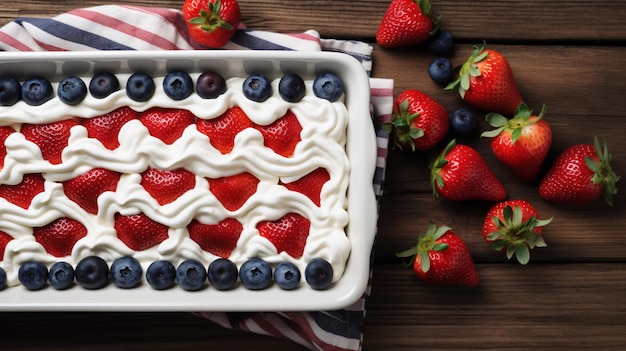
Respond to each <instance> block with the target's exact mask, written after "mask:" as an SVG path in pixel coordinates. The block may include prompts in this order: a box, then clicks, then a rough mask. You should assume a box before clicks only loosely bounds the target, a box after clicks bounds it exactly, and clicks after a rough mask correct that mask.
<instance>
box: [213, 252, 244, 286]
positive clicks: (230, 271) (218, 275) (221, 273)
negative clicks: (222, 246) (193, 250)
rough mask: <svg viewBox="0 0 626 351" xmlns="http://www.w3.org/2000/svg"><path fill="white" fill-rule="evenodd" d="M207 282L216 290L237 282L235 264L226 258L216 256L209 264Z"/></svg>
mask: <svg viewBox="0 0 626 351" xmlns="http://www.w3.org/2000/svg"><path fill="white" fill-rule="evenodd" d="M208 271H209V283H211V285H213V286H214V287H215V288H216V289H217V290H228V289H230V288H232V287H233V286H234V285H235V282H237V275H238V272H237V265H236V264H235V263H234V262H233V261H231V260H229V259H227V258H218V259H216V260H215V261H213V262H211V264H209V269H208Z"/></svg>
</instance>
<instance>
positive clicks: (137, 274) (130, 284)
mask: <svg viewBox="0 0 626 351" xmlns="http://www.w3.org/2000/svg"><path fill="white" fill-rule="evenodd" d="M142 275H143V269H142V268H141V264H140V263H139V261H137V259H135V258H133V257H130V256H124V257H120V258H118V259H116V260H115V261H113V263H111V281H112V282H113V284H115V286H117V287H118V288H122V289H130V288H134V287H135V286H137V285H138V284H139V282H141V277H142Z"/></svg>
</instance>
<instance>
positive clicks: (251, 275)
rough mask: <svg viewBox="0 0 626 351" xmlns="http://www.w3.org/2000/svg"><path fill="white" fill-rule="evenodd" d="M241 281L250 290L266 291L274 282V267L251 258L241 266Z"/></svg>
mask: <svg viewBox="0 0 626 351" xmlns="http://www.w3.org/2000/svg"><path fill="white" fill-rule="evenodd" d="M239 279H241V283H242V284H243V286H245V287H246V288H248V289H250V290H261V289H265V288H266V287H268V286H269V284H270V283H271V282H272V267H271V266H270V265H269V263H267V262H266V261H265V260H263V259H260V258H251V259H249V260H247V261H246V262H244V263H243V264H242V265H241V268H240V269H239Z"/></svg>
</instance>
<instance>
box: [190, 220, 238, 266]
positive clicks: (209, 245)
mask: <svg viewBox="0 0 626 351" xmlns="http://www.w3.org/2000/svg"><path fill="white" fill-rule="evenodd" d="M187 229H188V230H189V237H190V238H191V240H193V241H195V242H196V243H198V245H200V247H201V248H202V250H204V251H208V252H210V253H212V254H214V255H217V256H220V257H224V258H228V257H229V256H230V254H231V252H232V251H233V250H234V249H235V247H236V246H237V240H239V236H241V232H242V231H243V225H242V224H241V223H239V221H237V220H236V219H234V218H226V219H224V220H223V221H220V222H219V223H217V224H203V223H201V222H199V221H197V220H193V221H192V222H191V223H189V225H188V226H187Z"/></svg>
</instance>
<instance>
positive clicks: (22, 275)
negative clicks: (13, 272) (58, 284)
mask: <svg viewBox="0 0 626 351" xmlns="http://www.w3.org/2000/svg"><path fill="white" fill-rule="evenodd" d="M17 278H18V279H19V281H20V283H22V285H24V287H25V288H26V289H28V290H39V289H41V288H43V286H44V285H46V282H47V281H48V267H46V265H45V264H43V263H41V262H33V261H29V262H24V263H23V264H22V265H21V266H20V269H19V271H18V272H17Z"/></svg>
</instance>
